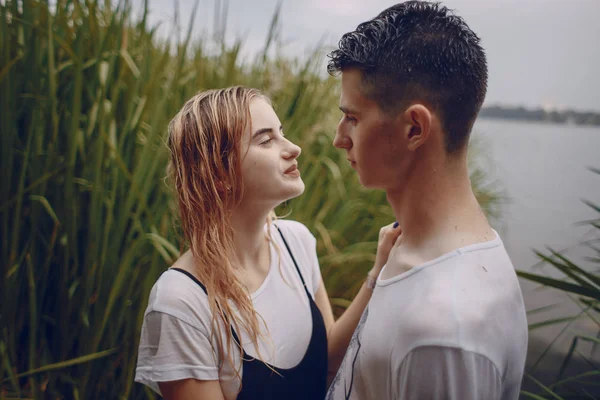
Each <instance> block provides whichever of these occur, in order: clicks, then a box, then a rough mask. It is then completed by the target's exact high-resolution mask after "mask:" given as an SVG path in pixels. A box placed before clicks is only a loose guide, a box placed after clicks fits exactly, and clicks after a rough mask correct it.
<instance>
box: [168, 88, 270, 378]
mask: <svg viewBox="0 0 600 400" xmlns="http://www.w3.org/2000/svg"><path fill="white" fill-rule="evenodd" d="M255 98H260V99H263V100H265V101H267V102H269V103H270V101H269V100H268V98H266V97H265V96H264V95H263V94H261V93H260V91H258V90H257V89H251V88H245V87H241V86H236V87H230V88H226V89H218V90H207V91H203V92H201V93H198V94H197V95H195V96H194V97H192V98H191V99H189V100H188V101H187V102H186V103H185V104H184V106H183V107H182V109H181V110H180V111H179V112H178V113H177V115H175V117H174V118H173V119H172V120H171V122H170V123H169V129H168V141H167V145H168V148H169V150H170V152H171V157H170V161H169V165H168V168H167V172H168V177H169V178H170V181H171V184H172V185H173V188H174V190H175V193H176V196H177V200H178V208H179V216H180V219H181V226H182V229H183V233H184V240H185V243H187V245H189V247H190V250H191V252H192V255H193V259H194V272H195V273H196V275H197V277H198V278H199V280H200V282H202V284H203V285H204V286H205V287H206V292H207V294H208V303H209V306H210V310H211V312H212V327H213V329H212V335H213V336H214V335H215V333H216V332H219V331H220V328H219V325H221V324H222V326H224V327H225V329H224V339H225V340H224V343H223V340H221V337H220V335H217V339H218V340H217V341H216V342H217V344H218V348H217V349H216V351H217V352H218V359H220V360H221V361H222V360H224V359H225V358H227V359H228V360H229V361H230V362H231V363H232V365H233V357H232V355H231V354H230V352H226V351H225V349H231V348H232V343H233V335H232V332H231V329H230V327H233V328H234V329H235V331H236V332H237V333H238V335H239V334H240V332H241V331H242V330H244V331H245V332H246V333H248V335H249V337H250V339H251V341H252V343H253V344H254V346H255V348H256V349H257V350H258V338H259V336H260V327H259V322H258V318H259V317H258V314H257V313H256V311H255V309H254V307H253V305H252V301H251V298H250V294H249V293H248V291H247V289H246V288H245V287H244V286H243V285H242V284H241V283H240V282H239V280H238V279H237V277H236V276H235V274H234V268H235V266H234V265H233V264H232V262H231V257H232V256H233V255H234V254H235V247H234V231H233V228H232V226H231V216H232V211H233V210H234V209H235V208H236V207H237V206H238V205H239V204H240V202H241V199H242V195H243V192H244V187H243V183H242V171H241V160H242V158H243V150H242V148H241V143H242V138H243V135H244V131H245V130H246V129H248V127H250V122H251V118H250V102H251V101H252V100H253V99H255ZM274 216H275V214H274V212H271V213H270V214H269V217H268V219H267V223H268V225H269V229H268V230H267V232H268V233H267V235H268V236H267V238H268V239H269V241H270V242H273V241H272V239H271V237H270V225H271V222H272V220H273V219H274ZM182 247H183V246H182ZM230 302H231V303H230ZM234 308H235V309H236V310H237V313H234ZM238 313H239V315H238ZM236 345H237V346H238V347H239V349H240V351H242V349H241V343H236ZM221 365H222V363H221ZM236 375H237V376H238V377H239V376H240V375H239V368H237V369H236Z"/></svg>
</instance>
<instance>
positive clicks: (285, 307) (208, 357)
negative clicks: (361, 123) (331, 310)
mask: <svg viewBox="0 0 600 400" xmlns="http://www.w3.org/2000/svg"><path fill="white" fill-rule="evenodd" d="M275 224H276V225H277V226H278V227H279V228H280V229H281V231H282V232H283V235H284V236H285V239H286V240H287V242H288V244H289V246H290V248H291V251H292V253H293V255H294V257H295V259H296V261H297V263H298V267H299V268H300V272H301V273H302V276H303V278H304V281H305V282H306V286H307V288H308V291H309V292H310V293H311V294H312V295H313V298H314V294H315V293H316V291H317V289H318V288H319V285H320V283H321V272H320V269H319V262H318V259H317V253H316V239H315V237H314V236H313V235H312V234H311V233H310V231H309V230H308V229H307V228H306V227H305V226H304V225H302V224H301V223H299V222H295V221H286V220H278V221H276V222H275ZM271 237H272V239H273V240H274V241H275V243H276V244H277V246H278V248H279V252H277V250H276V249H275V248H274V247H273V246H270V251H271V265H270V268H269V272H268V273H267V276H266V278H265V280H264V282H263V284H262V285H261V286H260V288H259V289H258V290H256V291H255V292H254V293H252V295H251V298H252V304H253V306H254V308H255V309H256V311H257V312H258V314H259V315H260V316H261V317H262V318H263V319H264V322H265V324H266V327H265V325H264V324H261V327H262V334H263V338H262V340H260V341H259V351H257V350H256V349H255V348H254V346H252V345H251V342H250V339H249V337H248V335H247V334H246V333H245V332H241V337H240V339H241V341H242V344H243V346H244V350H245V351H246V353H248V354H249V355H251V356H253V357H258V353H259V352H260V356H261V357H262V358H261V359H262V360H263V361H266V362H268V363H269V364H271V365H274V366H276V367H280V368H291V367H293V366H295V365H297V364H298V363H299V362H300V361H301V360H302V358H303V357H304V354H305V353H306V350H307V348H308V344H309V341H310V338H311V333H312V318H311V312H310V305H309V302H308V298H307V296H306V291H305V290H304V288H303V286H302V281H301V280H300V277H299V276H298V272H297V271H296V267H295V266H294V263H293V261H292V259H291V257H290V255H289V253H288V251H287V248H286V247H285V244H284V243H283V241H282V239H281V236H280V234H279V232H278V231H277V228H275V227H274V226H272V227H271ZM279 254H281V264H279V261H280V258H279ZM211 321H212V314H211V312H210V308H209V305H208V299H207V296H206V294H205V292H204V291H203V290H202V288H201V287H200V286H199V285H198V284H197V283H196V282H194V281H193V280H192V279H190V277H188V276H187V275H185V274H183V273H181V272H179V271H175V270H167V271H165V272H164V273H163V274H162V275H161V276H160V278H159V279H158V280H157V282H156V283H155V285H154V287H153V288H152V291H151V292H150V298H149V301H148V308H147V309H146V312H145V314H144V322H143V325H142V333H141V338H140V345H139V354H138V362H137V368H136V375H135V381H136V382H141V383H143V384H145V385H148V386H149V387H150V388H152V389H153V390H154V391H156V392H157V393H159V394H160V390H159V387H158V382H165V381H174V380H180V379H187V378H194V379H198V380H217V379H218V380H220V383H221V388H222V390H223V394H224V395H225V399H226V400H232V399H235V398H236V396H237V393H238V389H239V385H240V380H239V379H237V378H236V377H235V373H234V369H233V367H232V366H231V365H230V364H229V363H227V360H226V359H225V360H220V359H218V358H216V357H215V352H214V350H213V349H216V343H217V342H216V338H214V337H212V340H211V333H212V331H213V328H212V325H211ZM260 321H261V320H260V318H259V322H260ZM266 328H268V332H269V334H270V336H268V335H267V329H266ZM221 329H223V328H221ZM237 333H238V335H239V334H240V332H237ZM220 334H222V332H221V333H220ZM231 351H232V356H233V361H234V363H235V367H236V368H239V367H240V352H239V349H237V348H233V349H231ZM221 361H223V362H224V366H223V368H221V369H220V370H219V368H218V366H219V365H220V362H221ZM240 373H241V375H243V373H244V371H243V368H240Z"/></svg>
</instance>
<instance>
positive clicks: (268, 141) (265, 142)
mask: <svg viewBox="0 0 600 400" xmlns="http://www.w3.org/2000/svg"><path fill="white" fill-rule="evenodd" d="M272 141H273V139H268V140H265V141H264V142H261V145H265V144H269V143H271V142H272Z"/></svg>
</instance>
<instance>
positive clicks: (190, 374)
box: [136, 87, 399, 400]
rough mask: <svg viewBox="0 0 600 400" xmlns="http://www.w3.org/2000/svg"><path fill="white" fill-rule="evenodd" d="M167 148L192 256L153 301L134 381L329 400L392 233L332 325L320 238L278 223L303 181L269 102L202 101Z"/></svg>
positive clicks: (187, 108)
mask: <svg viewBox="0 0 600 400" xmlns="http://www.w3.org/2000/svg"><path fill="white" fill-rule="evenodd" d="M168 146H169V148H170V151H171V159H170V163H169V168H168V170H169V175H170V177H171V179H172V181H173V184H174V188H175V191H176V194H177V197H178V203H179V213H180V217H181V225H182V228H183V232H184V234H185V238H186V240H187V243H188V245H189V247H190V250H189V251H187V252H185V253H183V255H182V256H181V257H180V258H179V259H178V260H177V261H176V262H175V264H174V265H173V266H172V267H171V268H170V269H169V270H167V271H166V272H164V273H163V274H162V275H161V276H160V278H159V279H158V281H157V282H156V284H155V285H154V287H153V289H152V291H151V293H150V299H149V304H148V308H147V310H146V313H145V316H144V323H143V327H142V334H141V340H140V347H139V357H138V365H137V371H136V381H138V382H142V383H144V384H146V385H148V386H150V387H151V388H152V389H154V390H155V391H157V392H158V393H160V394H161V395H162V396H163V397H164V398H166V399H169V400H182V399H215V400H221V399H225V400H232V399H240V400H243V399H322V398H324V396H325V391H326V379H327V372H328V368H327V366H328V364H329V366H330V371H335V370H336V369H337V367H338V366H339V363H340V362H341V358H342V357H343V355H344V353H345V351H346V348H347V346H348V343H349V341H350V338H351V335H352V333H353V331H354V328H355V327H356V325H357V323H358V320H359V318H360V315H361V313H362V311H363V309H364V307H365V305H366V303H367V302H368V300H369V298H370V296H371V293H370V292H371V290H372V284H371V283H372V281H373V278H375V277H376V275H377V274H378V273H379V271H380V269H381V267H382V266H383V264H384V262H385V260H386V259H387V256H388V254H389V251H390V249H391V246H392V244H393V243H394V241H395V238H396V237H397V235H398V233H399V232H398V231H399V229H395V230H394V229H392V228H391V227H386V228H383V229H382V234H383V236H381V235H380V244H379V250H378V258H377V261H376V265H375V267H374V268H373V270H372V271H371V273H370V278H371V279H369V280H368V282H369V283H368V284H365V285H363V288H362V289H361V291H360V293H359V294H358V296H357V297H356V299H355V300H354V302H353V303H352V305H351V306H350V307H349V308H348V310H347V311H346V312H345V313H344V315H343V316H342V317H341V318H340V319H339V320H338V321H337V322H334V318H333V313H332V311H331V306H330V303H329V300H328V297H327V293H326V291H325V288H324V286H323V281H322V278H321V274H320V270H319V264H318V261H317V256H316V249H315V246H316V240H315V238H314V237H313V236H312V235H311V233H310V232H309V231H308V229H307V228H306V227H305V226H304V225H302V224H300V223H298V222H294V221H283V220H278V221H274V214H273V209H274V208H275V207H276V206H278V205H279V204H281V203H282V202H284V201H286V200H289V199H291V198H294V197H296V196H299V195H300V194H302V192H303V191H304V183H303V182H302V179H301V177H300V171H299V170H298V168H297V161H296V159H297V157H298V156H299V155H300V148H299V147H298V146H296V145H295V144H293V143H292V142H290V141H289V140H288V139H287V138H285V137H284V135H283V130H282V127H281V123H280V121H279V119H278V118H277V115H276V114H275V112H274V111H273V108H272V107H271V105H270V102H269V100H268V99H267V98H266V97H265V96H264V95H262V94H260V92H259V91H257V90H255V89H248V88H243V87H232V88H227V89H222V90H209V91H206V92H203V93H200V94H198V95H196V96H194V97H193V98H191V99H190V100H189V101H188V102H187V103H186V104H185V105H184V106H183V108H182V109H181V111H180V112H179V113H178V114H177V115H176V116H175V118H174V119H173V120H172V121H171V123H170V124H169V138H168Z"/></svg>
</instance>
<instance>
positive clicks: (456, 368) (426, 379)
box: [394, 346, 502, 400]
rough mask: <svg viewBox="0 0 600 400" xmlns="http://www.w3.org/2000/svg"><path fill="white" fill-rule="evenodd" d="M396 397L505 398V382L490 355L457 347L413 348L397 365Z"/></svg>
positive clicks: (410, 398) (412, 399) (493, 399)
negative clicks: (488, 356)
mask: <svg viewBox="0 0 600 400" xmlns="http://www.w3.org/2000/svg"><path fill="white" fill-rule="evenodd" d="M396 379H397V381H396V388H395V390H394V394H395V396H394V399H402V400H419V399H440V400H441V399H450V400H454V399H461V400H478V399H489V400H495V399H501V398H502V381H501V376H500V374H499V373H498V370H497V368H496V366H495V365H494V363H493V362H492V361H491V360H490V359H489V358H487V357H485V356H483V355H481V354H478V353H473V352H470V351H467V350H463V349H460V348H456V347H444V346H423V347H417V348H415V349H413V350H412V351H411V352H410V353H408V354H407V355H406V357H404V359H403V360H402V361H401V363H400V365H399V366H398V368H397V373H396Z"/></svg>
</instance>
